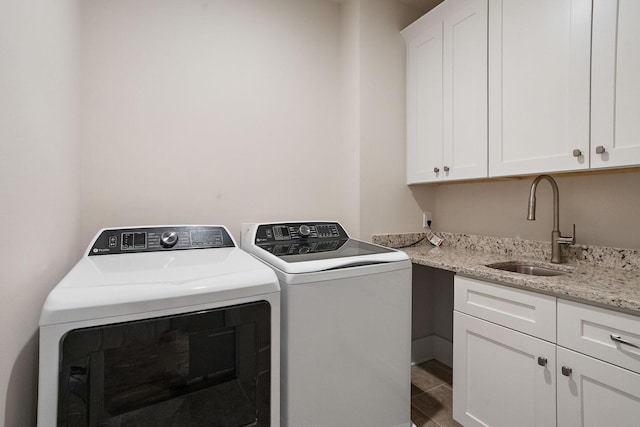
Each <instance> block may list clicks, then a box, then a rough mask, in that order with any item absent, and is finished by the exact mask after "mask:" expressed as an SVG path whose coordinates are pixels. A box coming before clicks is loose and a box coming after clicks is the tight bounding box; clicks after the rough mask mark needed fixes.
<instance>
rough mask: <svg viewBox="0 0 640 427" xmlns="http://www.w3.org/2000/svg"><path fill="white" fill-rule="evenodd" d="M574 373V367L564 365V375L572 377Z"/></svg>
mask: <svg viewBox="0 0 640 427" xmlns="http://www.w3.org/2000/svg"><path fill="white" fill-rule="evenodd" d="M572 373H573V369H571V368H570V367H568V366H563V367H562V375H564V376H565V377H570V376H571V374H572Z"/></svg>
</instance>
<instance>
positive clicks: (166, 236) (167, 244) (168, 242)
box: [160, 230, 178, 248]
mask: <svg viewBox="0 0 640 427" xmlns="http://www.w3.org/2000/svg"><path fill="white" fill-rule="evenodd" d="M176 243H178V233H176V232H175V231H173V230H167V231H165V232H164V233H162V235H161V236H160V244H161V245H162V247H163V248H172V247H174V246H175V245H176Z"/></svg>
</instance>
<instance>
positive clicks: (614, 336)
mask: <svg viewBox="0 0 640 427" xmlns="http://www.w3.org/2000/svg"><path fill="white" fill-rule="evenodd" d="M609 336H610V337H611V340H612V341H615V342H619V343H620V344H624V345H628V346H629V347H633V348H640V345H638V344H634V343H632V342H629V341H627V340H624V339H622V337H621V336H620V335H613V334H611V335H609Z"/></svg>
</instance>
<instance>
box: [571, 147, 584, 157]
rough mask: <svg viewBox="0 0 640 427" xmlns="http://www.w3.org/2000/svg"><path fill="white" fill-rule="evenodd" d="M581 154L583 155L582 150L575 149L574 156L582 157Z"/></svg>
mask: <svg viewBox="0 0 640 427" xmlns="http://www.w3.org/2000/svg"><path fill="white" fill-rule="evenodd" d="M580 156H582V151H580V150H578V149H577V148H576V149H575V150H573V157H580Z"/></svg>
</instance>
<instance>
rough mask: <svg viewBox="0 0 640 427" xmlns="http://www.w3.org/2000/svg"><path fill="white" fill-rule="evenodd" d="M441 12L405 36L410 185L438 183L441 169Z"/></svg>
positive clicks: (404, 33)
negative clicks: (436, 181)
mask: <svg viewBox="0 0 640 427" xmlns="http://www.w3.org/2000/svg"><path fill="white" fill-rule="evenodd" d="M440 10H441V9H436V10H433V11H432V12H430V13H428V14H427V15H425V16H423V17H422V18H420V19H419V20H418V21H416V22H415V23H414V24H412V25H411V26H409V27H407V28H406V29H405V30H404V31H403V32H402V35H403V36H404V37H405V39H406V41H407V184H415V183H419V182H429V181H434V180H438V178H439V174H438V173H439V172H440V170H441V168H442V15H441V13H440ZM436 170H437V171H436Z"/></svg>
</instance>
